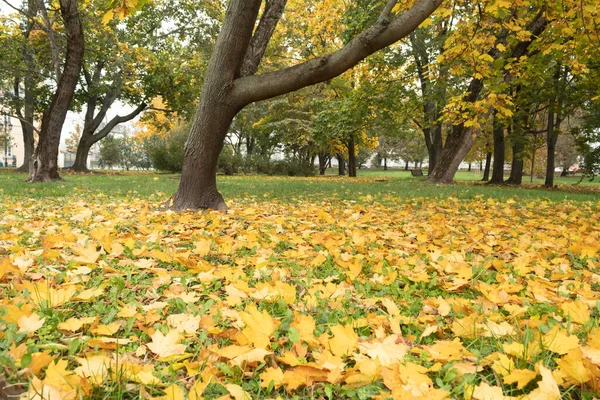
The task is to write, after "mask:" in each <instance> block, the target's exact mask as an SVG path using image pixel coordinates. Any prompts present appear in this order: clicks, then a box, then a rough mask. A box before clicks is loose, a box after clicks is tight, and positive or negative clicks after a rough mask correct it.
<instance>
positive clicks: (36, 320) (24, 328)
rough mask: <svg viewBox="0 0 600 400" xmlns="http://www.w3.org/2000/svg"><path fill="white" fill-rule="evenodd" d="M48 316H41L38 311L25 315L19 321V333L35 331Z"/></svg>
mask: <svg viewBox="0 0 600 400" xmlns="http://www.w3.org/2000/svg"><path fill="white" fill-rule="evenodd" d="M45 321H46V318H40V316H39V315H37V314H36V313H33V314H31V315H30V316H25V315H23V316H22V317H21V318H19V321H17V326H18V327H19V331H18V332H19V333H34V332H35V331H37V330H38V329H40V328H41V327H42V326H43V325H44V322H45Z"/></svg>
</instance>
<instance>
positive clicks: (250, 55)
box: [239, 0, 287, 76]
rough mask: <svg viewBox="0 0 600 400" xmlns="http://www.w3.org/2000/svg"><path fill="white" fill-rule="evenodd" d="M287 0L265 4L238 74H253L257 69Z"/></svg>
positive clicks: (271, 0) (277, 0)
mask: <svg viewBox="0 0 600 400" xmlns="http://www.w3.org/2000/svg"><path fill="white" fill-rule="evenodd" d="M286 3H287V0H270V1H267V4H266V5H265V10H264V11H263V14H262V16H261V17H260V22H259V23H258V27H257V28H256V30H255V31H254V34H253V35H252V40H251V41H250V45H249V46H248V50H247V51H246V56H245V57H244V63H243V64H242V67H241V69H240V73H239V75H240V76H250V75H254V74H255V73H256V71H258V66H259V65H260V61H261V60H262V58H263V56H264V54H265V51H266V50H267V45H268V44H269V41H270V40H271V37H272V36H273V33H274V32H275V28H276V27H277V24H278V23H279V20H280V19H281V16H282V15H283V9H284V8H285V5H286Z"/></svg>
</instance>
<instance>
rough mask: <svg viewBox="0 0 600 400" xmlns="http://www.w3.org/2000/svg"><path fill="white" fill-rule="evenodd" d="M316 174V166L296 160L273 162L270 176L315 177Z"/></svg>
mask: <svg viewBox="0 0 600 400" xmlns="http://www.w3.org/2000/svg"><path fill="white" fill-rule="evenodd" d="M314 174H315V168H314V166H312V165H310V164H309V163H302V162H298V161H295V160H279V161H273V162H272V163H271V168H270V171H269V175H283V176H313V175H314Z"/></svg>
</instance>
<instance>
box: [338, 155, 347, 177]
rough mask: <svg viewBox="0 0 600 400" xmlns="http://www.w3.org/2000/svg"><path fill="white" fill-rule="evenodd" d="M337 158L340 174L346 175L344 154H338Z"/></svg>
mask: <svg viewBox="0 0 600 400" xmlns="http://www.w3.org/2000/svg"><path fill="white" fill-rule="evenodd" d="M336 158H337V161H338V175H339V176H344V175H346V160H345V159H344V156H343V155H342V154H338V155H337V156H336Z"/></svg>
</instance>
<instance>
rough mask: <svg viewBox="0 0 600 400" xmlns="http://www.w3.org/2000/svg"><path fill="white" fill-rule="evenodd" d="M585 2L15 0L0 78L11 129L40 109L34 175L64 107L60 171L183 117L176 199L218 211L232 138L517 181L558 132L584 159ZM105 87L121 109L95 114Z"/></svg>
mask: <svg viewBox="0 0 600 400" xmlns="http://www.w3.org/2000/svg"><path fill="white" fill-rule="evenodd" d="M98 10H104V11H107V12H104V11H102V12H98ZM136 10H137V12H135V13H134V11H136ZM599 12H600V10H599V9H598V6H597V4H596V2H595V1H594V0H565V1H563V2H560V3H556V2H551V1H549V0H518V1H506V0H479V1H464V0H445V1H444V0H417V1H414V2H399V1H394V0H388V1H383V0H360V1H356V2H345V1H342V0H327V1H323V2H318V3H315V2H311V1H308V0H289V1H288V0H265V1H261V0H229V1H228V2H227V3H226V4H223V3H222V2H221V1H217V0H214V1H211V0H169V1H165V2H161V3H160V4H152V5H145V4H144V2H142V1H137V2H136V1H127V2H113V1H110V2H109V1H106V2H103V1H102V0H94V1H92V2H91V3H85V4H83V3H82V4H77V1H76V0H61V1H60V2H59V7H58V8H57V9H52V7H51V6H50V5H49V4H45V3H44V2H43V1H34V0H29V1H25V2H24V4H23V7H21V8H19V7H15V13H14V15H12V16H11V17H10V18H9V20H10V22H11V23H10V24H9V23H7V24H5V26H4V27H3V28H2V29H3V30H2V31H0V41H2V42H3V44H4V45H5V48H7V49H11V51H10V57H7V60H9V61H7V62H6V63H3V64H2V68H0V74H2V75H0V78H1V79H2V81H3V82H4V86H7V87H10V88H12V89H11V91H10V93H9V95H5V99H4V102H5V104H8V105H9V106H11V107H12V109H13V111H14V114H15V115H17V116H18V117H19V118H20V119H21V120H22V121H23V124H22V125H23V134H24V137H25V136H27V137H29V138H32V137H33V135H32V134H31V132H29V131H33V130H34V129H35V128H34V123H33V121H34V120H35V115H40V114H41V115H42V118H41V121H42V125H41V128H40V130H39V138H40V139H39V141H38V145H37V149H36V150H35V157H34V158H33V159H34V160H35V161H36V162H35V164H34V165H35V168H32V169H31V170H30V172H31V179H32V180H34V181H37V180H52V179H57V178H58V173H57V172H56V162H55V159H56V157H55V153H56V154H57V152H58V141H59V139H60V126H61V124H62V121H64V115H66V111H67V110H68V109H69V108H70V109H73V110H82V111H84V113H85V125H84V127H83V132H82V135H81V139H80V142H79V149H78V152H77V153H78V154H77V160H78V161H77V162H76V165H75V168H76V169H84V168H85V163H84V162H83V161H82V160H84V159H85V157H86V156H87V152H88V151H89V147H90V146H91V145H92V144H93V143H95V142H97V141H98V140H101V139H102V138H104V137H106V136H107V134H108V133H109V132H110V130H111V129H112V127H114V126H115V125H116V124H118V123H121V122H123V121H126V120H129V119H132V118H134V117H135V116H136V115H138V114H139V113H141V112H142V111H143V110H148V109H151V110H152V111H153V113H152V115H150V116H146V118H150V119H154V121H155V125H154V126H155V128H156V130H157V131H159V132H160V131H162V132H166V131H169V130H172V129H173V126H172V121H174V120H180V119H183V120H187V121H190V133H189V136H188V137H187V140H186V141H185V150H184V156H183V157H184V161H183V164H182V170H183V171H182V179H181V183H180V186H179V189H178V191H177V193H176V195H175V196H174V204H173V207H174V208H176V209H185V208H206V207H208V208H223V207H225V204H224V202H223V199H222V197H221V195H220V194H219V192H218V190H217V187H216V179H215V174H216V171H217V168H218V158H219V154H220V152H221V150H222V149H223V148H224V145H225V144H226V143H227V140H228V137H231V136H232V135H233V136H235V138H236V139H235V140H231V143H230V146H227V147H225V148H226V149H228V150H227V151H229V149H233V152H234V154H240V155H241V154H243V155H244V156H246V157H250V156H253V155H254V154H259V155H261V156H264V157H266V156H268V155H270V153H271V152H272V151H273V149H275V148H277V147H279V148H280V149H282V150H283V151H284V152H285V153H286V154H287V155H288V157H289V158H290V159H291V160H294V161H297V162H299V163H311V162H313V161H314V160H315V159H316V158H318V160H319V165H320V167H321V170H323V169H324V167H325V166H326V165H327V164H328V162H329V160H330V159H331V158H333V157H336V158H338V162H339V164H345V163H346V162H347V167H348V170H349V173H350V175H351V176H352V175H355V172H356V165H357V162H356V156H357V155H358V154H360V151H361V149H363V150H364V149H376V151H377V153H378V157H379V158H380V159H381V160H382V161H383V162H384V163H385V161H386V160H389V159H394V158H403V159H407V158H409V159H410V157H411V156H409V155H408V154H418V153H419V152H423V151H425V150H426V152H427V158H428V163H429V179H430V180H431V181H433V182H443V183H449V182H452V180H453V178H454V175H455V173H456V171H457V169H458V166H459V165H460V164H461V162H462V161H463V160H465V159H466V160H474V159H481V158H483V157H485V158H486V159H487V163H486V164H487V165H488V166H489V180H490V182H492V183H497V184H503V183H506V182H508V183H512V184H520V183H521V181H522V177H523V174H524V172H525V171H524V168H525V164H526V163H529V164H530V171H534V170H535V169H536V165H538V166H539V165H540V160H541V159H544V161H545V169H546V174H545V175H546V185H547V186H552V185H553V183H554V182H553V179H554V169H555V166H556V165H557V162H556V160H555V155H556V153H557V145H558V143H559V137H561V135H563V134H565V133H569V134H572V135H573V136H572V137H573V140H572V141H571V142H569V141H568V140H567V143H568V144H567V146H570V148H574V147H575V146H577V147H578V148H579V149H581V151H583V153H584V155H585V159H586V160H587V161H586V162H585V166H586V168H587V169H588V170H591V171H593V170H594V168H593V165H594V154H596V153H597V151H596V150H595V148H594V146H593V145H591V143H594V140H596V138H595V137H594V135H595V127H596V126H597V120H598V118H597V117H596V116H597V115H598V114H599V112H598V111H597V109H598V104H597V101H596V98H597V94H598V92H599V90H600V89H599V85H598V83H599V81H598V78H599V77H598V72H597V70H598V69H597V68H596V66H595V63H596V60H597V59H598V42H599V40H598V36H599V34H598V32H597V31H596V28H595V27H596V26H598V22H599V21H598V13H599ZM131 13H133V15H129V14H131ZM115 14H116V15H118V16H120V17H126V18H125V19H123V20H119V19H118V18H117V17H116V16H115ZM402 38H405V39H406V40H404V41H402V42H398V41H399V40H400V39H402ZM84 49H85V50H84ZM209 55H210V57H209ZM40 71H41V72H40ZM78 82H79V83H78ZM6 83H10V84H9V85H6ZM200 89H201V90H200ZM5 94H6V91H5ZM158 95H160V96H161V98H162V102H161V103H159V104H157V103H156V101H154V102H151V100H152V99H156V98H157V96H158ZM198 98H199V103H197V102H196V100H197V99H198ZM117 101H120V102H125V103H127V104H131V105H132V106H133V107H132V108H133V109H134V111H133V112H132V113H129V114H127V115H122V116H116V117H114V118H113V119H112V120H110V121H109V122H108V124H106V125H105V126H103V125H102V124H101V121H102V120H103V119H105V117H106V115H107V112H108V110H109V109H110V107H111V106H112V105H113V104H116V102H117ZM149 104H150V106H148V105H149ZM196 107H197V109H196V111H195V116H194V117H193V118H192V115H194V109H195V108H196ZM161 112H166V113H167V114H164V115H163V116H162V117H161V116H160V113H161ZM165 115H166V117H165ZM161 121H162V122H161ZM157 124H158V125H157ZM160 124H162V125H160ZM28 130H29V131H28ZM563 141H564V139H563ZM26 143H31V144H30V145H29V144H28V145H27V146H29V147H28V148H29V150H28V151H29V152H32V151H33V140H32V139H26ZM569 143H570V144H569ZM542 144H543V145H544V146H545V151H543V153H544V154H545V155H544V156H543V157H540V153H542V152H541V151H540V147H541V145H542ZM242 148H243V149H242ZM413 157H414V159H418V157H416V156H413ZM492 160H493V162H492ZM507 162H509V163H510V164H511V168H510V170H511V175H510V177H509V178H508V179H505V177H504V170H505V164H506V163H507Z"/></svg>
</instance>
